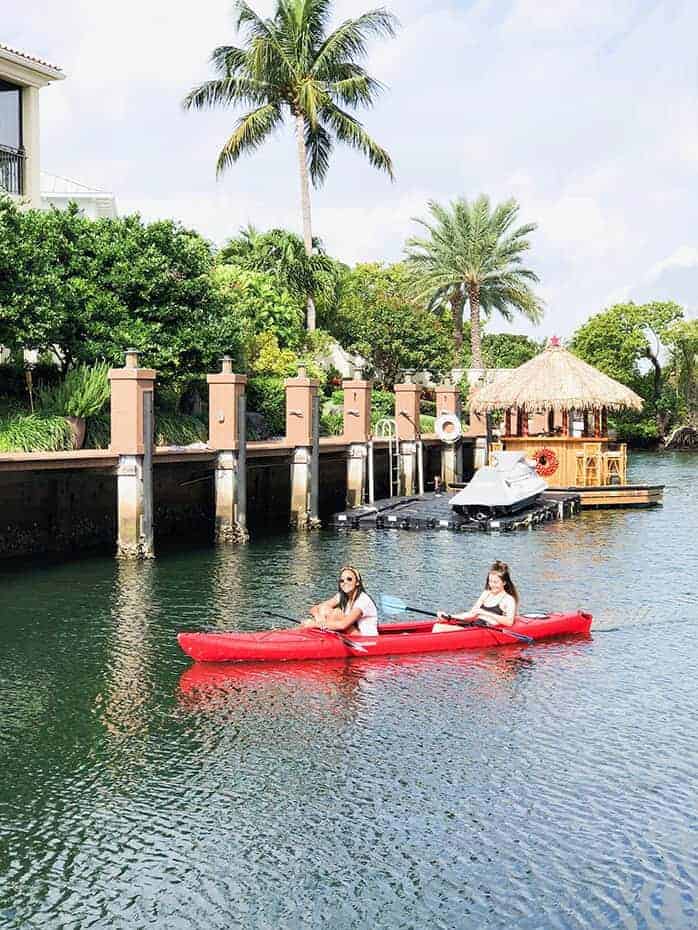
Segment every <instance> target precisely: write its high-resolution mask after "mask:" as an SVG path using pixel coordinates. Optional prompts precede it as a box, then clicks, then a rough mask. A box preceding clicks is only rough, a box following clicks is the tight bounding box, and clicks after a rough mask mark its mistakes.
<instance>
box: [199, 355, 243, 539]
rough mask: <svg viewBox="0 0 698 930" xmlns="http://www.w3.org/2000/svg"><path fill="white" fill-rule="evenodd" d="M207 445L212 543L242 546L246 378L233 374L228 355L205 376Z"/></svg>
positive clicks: (231, 363)
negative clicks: (211, 458) (211, 469)
mask: <svg viewBox="0 0 698 930" xmlns="http://www.w3.org/2000/svg"><path fill="white" fill-rule="evenodd" d="M206 381H207V382H208V399H209V404H208V409H209V414H208V444H209V446H210V447H211V448H212V449H215V450H216V452H217V453H218V454H217V457H216V465H215V494H216V531H215V532H216V542H219V543H243V542H247V540H248V539H249V534H248V532H247V472H246V466H247V455H246V450H247V426H246V396H245V391H246V387H247V377H246V376H245V375H237V374H235V373H234V372H233V360H232V358H231V357H230V356H229V355H224V356H223V358H222V359H221V371H220V372H219V373H218V374H215V375H208V376H207V378H206Z"/></svg>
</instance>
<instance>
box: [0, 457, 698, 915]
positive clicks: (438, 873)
mask: <svg viewBox="0 0 698 930" xmlns="http://www.w3.org/2000/svg"><path fill="white" fill-rule="evenodd" d="M631 469H632V472H631V474H632V479H634V480H635V481H642V480H645V481H651V482H664V483H666V485H667V490H666V497H665V505H664V507H663V508H661V509H657V510H653V511H643V510H635V511H632V510H626V511H602V512H597V513H593V512H585V513H584V514H582V515H581V516H580V517H578V518H576V519H573V520H570V521H567V522H564V523H555V524H549V525H546V526H544V527H542V528H539V529H536V530H534V531H531V532H518V533H515V534H508V535H503V536H497V535H486V534H475V535H465V534H463V535H455V534H451V533H447V532H443V533H437V532H429V533H414V534H411V533H393V532H388V531H378V532H370V531H366V532H353V533H345V534H336V533H334V532H331V531H321V532H318V533H316V534H312V535H308V536H292V535H286V534H284V535H281V536H275V537H270V538H266V539H265V538H259V539H257V540H255V541H253V542H252V543H251V544H250V545H249V546H247V547H245V548H241V549H230V550H227V551H223V550H218V551H217V550H214V549H192V548H185V547H182V548H179V549H177V550H173V551H170V552H164V553H161V555H160V557H159V558H158V560H157V561H156V562H154V563H152V564H149V565H124V564H121V565H120V564H116V563H115V562H114V561H113V560H111V559H108V558H89V559H84V560H82V561H80V562H71V563H67V564H62V565H55V564H53V565H32V567H31V568H26V569H24V570H23V569H22V567H21V566H19V567H18V566H12V567H11V568H10V567H6V568H4V569H3V570H2V572H0V611H1V616H2V621H1V624H0V708H1V711H2V720H1V725H0V761H1V763H2V777H1V779H0V930H6V928H12V930H27V928H42V930H48V928H61V930H64V928H65V930H72V928H88V927H90V928H151V927H152V928H163V930H164V928H167V930H173V928H182V930H190V928H202V930H204V928H205V930H211V928H215V930H217V928H220V930H223V928H225V930H228V928H238V927H240V928H260V930H262V928H306V927H308V928H314V927H327V928H332V930H344V928H377V930H383V928H385V930H388V928H389V930H397V928H415V930H416V928H419V930H422V928H444V930H451V928H497V930H500V928H501V930H504V928H507V930H508V928H514V927H516V928H518V930H554V928H564V930H582V928H584V930H587V928H634V930H655V928H671V930H690V928H695V927H696V926H698V912H697V906H698V839H697V838H698V802H697V798H698V777H697V775H698V743H697V735H698V734H697V726H696V715H697V709H698V638H697V637H696V624H697V621H698V607H697V606H696V578H697V575H698V558H697V556H696V543H695V528H696V525H698V482H697V481H696V478H697V477H698V458H696V457H691V456H690V455H680V454H674V455H669V454H667V455H649V454H647V455H635V456H633V459H632V466H631ZM495 558H502V559H505V560H506V561H508V562H509V563H510V565H511V566H512V572H513V575H514V577H515V580H516V582H517V584H518V586H519V589H520V592H521V595H522V606H523V609H524V610H529V611H534V610H549V609H570V610H573V609H575V608H577V607H583V608H586V609H588V610H590V611H591V612H592V613H593V614H594V616H595V631H594V632H593V635H592V637H591V638H590V639H588V640H579V639H577V640H576V641H567V642H550V643H547V644H537V645H535V646H532V647H523V648H521V647H520V646H519V645H518V644H517V645H512V646H511V647H507V648H503V649H499V650H490V651H483V652H478V653H467V654H451V655H449V654H439V655H429V656H422V657H419V656H416V657H415V656H413V657H409V658H404V659H399V658H396V659H391V660H387V659H385V660H367V661H361V660H354V661H348V662H346V663H342V662H340V663H332V664H322V663H318V664H316V663H307V664H301V663H299V664H296V665H295V666H290V665H285V666H284V665H282V666H275V667H269V668H267V669H264V668H262V669H260V668H259V667H252V668H247V669H246V668H244V667H239V666H238V667H231V668H230V669H229V670H228V671H221V670H220V668H219V669H218V670H215V671H213V672H211V673H210V674H208V675H202V674H199V672H197V670H196V668H195V669H194V670H193V671H192V670H191V664H190V663H189V661H188V660H187V659H186V657H184V656H183V655H182V654H181V653H180V652H179V651H178V648H177V645H176V642H175V633H176V632H177V631H178V630H181V629H187V628H190V629H202V628H205V627H209V626H216V627H223V628H231V629H241V630H253V629H261V628H264V627H267V626H268V625H269V623H270V622H271V621H269V620H268V618H265V617H264V616H263V614H262V611H263V609H277V610H279V611H281V612H283V613H288V614H292V615H299V614H302V613H303V611H304V609H305V608H307V606H308V605H309V604H310V603H311V602H313V601H314V600H317V599H318V598H320V597H322V596H324V595H327V594H329V593H330V592H331V590H332V589H333V585H334V580H335V578H336V575H337V570H338V567H339V565H340V564H341V563H342V562H345V561H348V562H351V563H353V564H355V565H358V566H360V567H361V568H362V569H363V570H364V573H365V577H366V581H367V584H368V586H369V587H370V590H371V591H372V592H374V593H375V594H377V593H378V592H381V591H382V592H388V593H391V594H396V595H398V596H400V597H402V598H404V599H405V600H406V601H408V603H410V604H412V605H414V606H416V607H426V608H430V607H434V606H441V607H444V608H447V609H455V608H463V607H467V606H469V604H470V603H471V601H472V600H473V599H474V596H475V595H476V594H477V593H479V591H480V590H481V588H482V585H483V581H484V576H485V573H486V568H487V566H488V564H489V563H490V562H491V561H492V560H493V559H495ZM199 668H200V667H199Z"/></svg>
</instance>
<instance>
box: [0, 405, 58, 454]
mask: <svg viewBox="0 0 698 930" xmlns="http://www.w3.org/2000/svg"><path fill="white" fill-rule="evenodd" d="M72 442H73V439H72V433H71V430H70V425H69V423H68V421H67V420H66V419H65V418H64V417H62V416H59V417H55V416H43V415H40V414H37V413H28V414H21V413H14V414H13V413H11V414H9V415H7V416H5V417H3V418H0V452H60V451H62V450H65V449H70V448H72Z"/></svg>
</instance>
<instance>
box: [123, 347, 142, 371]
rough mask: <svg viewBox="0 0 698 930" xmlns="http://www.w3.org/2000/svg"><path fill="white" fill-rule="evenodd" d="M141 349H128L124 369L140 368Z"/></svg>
mask: <svg viewBox="0 0 698 930" xmlns="http://www.w3.org/2000/svg"><path fill="white" fill-rule="evenodd" d="M140 354H141V351H140V349H126V362H125V364H124V368H138V357H139V355H140Z"/></svg>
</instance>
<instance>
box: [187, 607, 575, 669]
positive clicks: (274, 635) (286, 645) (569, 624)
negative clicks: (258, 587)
mask: <svg viewBox="0 0 698 930" xmlns="http://www.w3.org/2000/svg"><path fill="white" fill-rule="evenodd" d="M591 620H592V617H591V614H588V613H585V612H584V611H578V612H577V613H573V614H549V615H548V616H546V617H539V618H535V619H534V618H531V619H526V618H525V617H519V618H517V620H516V622H515V624H514V626H513V627H511V628H510V629H512V630H513V631H515V632H517V633H523V634H524V635H525V636H530V637H532V638H533V639H535V640H537V639H550V638H551V637H555V636H569V635H573V634H578V635H588V634H589V629H590V627H591ZM432 625H433V621H431V620H429V621H426V622H424V621H421V620H418V621H414V620H411V621H408V622H406V623H389V624H382V625H381V626H379V627H378V630H379V635H378V636H351V637H350V638H351V639H352V640H353V641H355V642H357V643H361V645H362V646H364V648H365V650H366V651H365V652H357V651H356V650H354V649H352V648H351V647H350V646H347V645H345V643H344V642H342V640H341V639H340V638H339V637H338V636H333V635H331V634H328V633H323V632H322V631H320V630H315V629H306V628H301V627H298V628H295V629H289V630H267V631H265V632H262V633H179V634H178V636H177V641H178V642H179V645H180V647H181V649H182V650H183V651H184V652H185V653H186V654H187V655H188V656H190V657H191V658H192V659H195V660H196V661H197V662H288V661H298V660H308V659H348V658H357V657H362V658H368V657H370V656H387V655H390V656H393V655H409V654H411V653H419V652H452V651H455V650H460V649H488V648H489V647H491V646H510V645H512V644H513V643H519V644H520V641H519V640H517V639H515V638H514V637H513V636H509V635H508V634H507V633H503V632H501V631H500V630H495V629H483V628H482V627H466V628H463V629H458V631H457V632H453V633H432V632H431V628H432Z"/></svg>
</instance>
